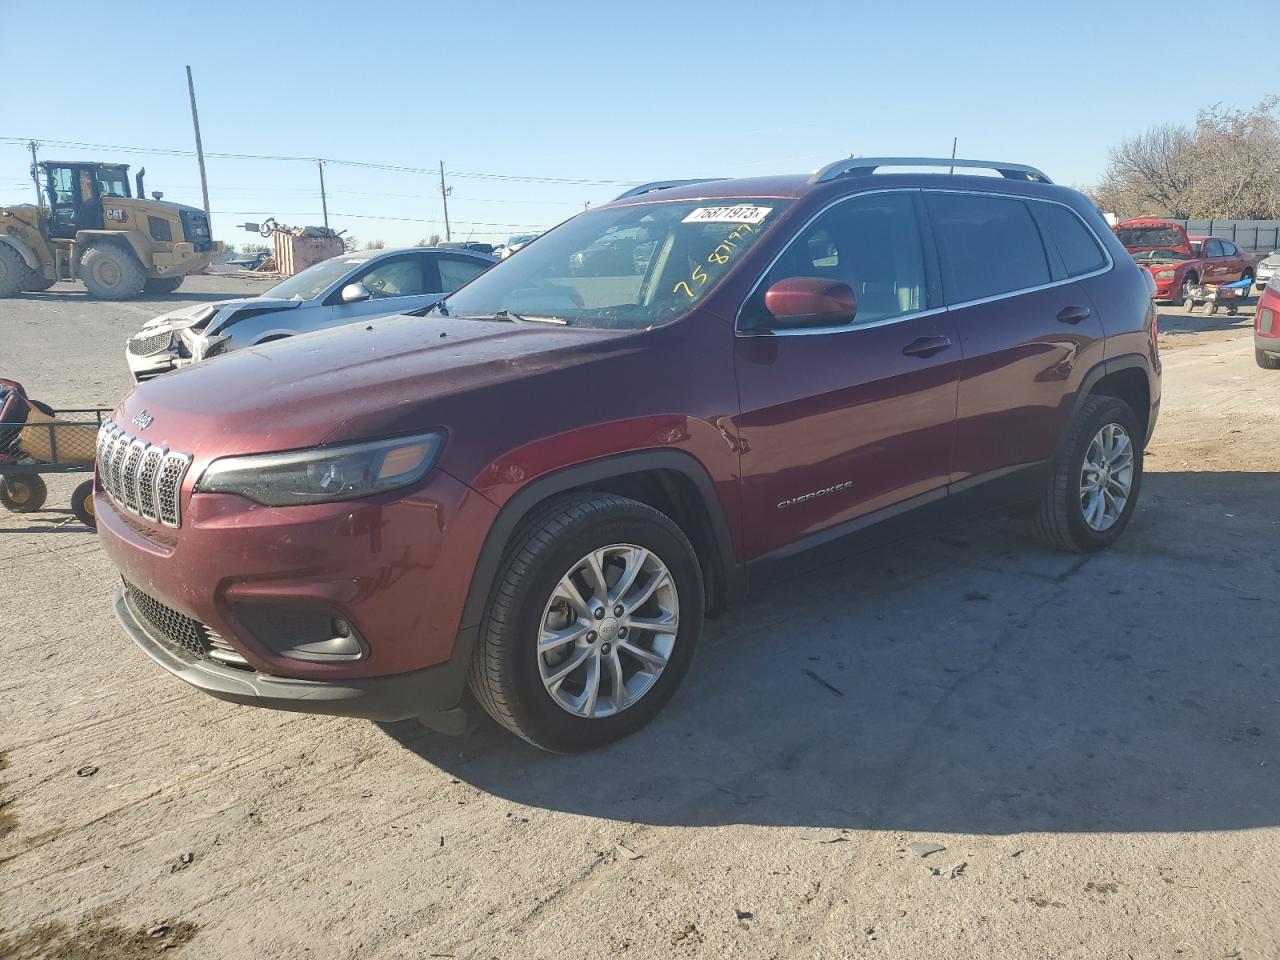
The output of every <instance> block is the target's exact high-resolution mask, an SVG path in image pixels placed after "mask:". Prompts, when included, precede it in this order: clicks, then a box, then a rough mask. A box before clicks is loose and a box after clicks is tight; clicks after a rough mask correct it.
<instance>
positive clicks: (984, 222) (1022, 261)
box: [925, 192, 1050, 303]
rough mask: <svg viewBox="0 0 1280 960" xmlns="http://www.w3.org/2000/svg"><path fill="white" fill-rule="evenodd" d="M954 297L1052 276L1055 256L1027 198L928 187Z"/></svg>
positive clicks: (1007, 289)
mask: <svg viewBox="0 0 1280 960" xmlns="http://www.w3.org/2000/svg"><path fill="white" fill-rule="evenodd" d="M925 201H926V203H927V204H928V207H929V217H930V219H931V220H932V221H933V230H934V236H935V238H936V239H937V243H938V253H939V255H940V256H941V259H942V276H943V283H944V285H945V287H946V296H947V302H948V303H966V302H968V301H970V300H982V299H985V298H987V297H995V296H999V295H1000V294H1004V293H1012V292H1014V291H1017V290H1025V289H1028V288H1029V287H1037V286H1040V285H1042V284H1046V283H1049V282H1050V275H1049V261H1048V259H1047V258H1046V256H1045V251H1044V244H1043V243H1042V242H1041V240H1040V231H1039V230H1038V229H1037V228H1036V223H1035V221H1034V220H1033V219H1032V218H1031V211H1030V210H1028V209H1027V204H1026V203H1025V202H1024V201H1022V200H1021V199H1018V198H1015V197H998V196H991V195H983V194H972V193H941V192H928V193H926V194H925Z"/></svg>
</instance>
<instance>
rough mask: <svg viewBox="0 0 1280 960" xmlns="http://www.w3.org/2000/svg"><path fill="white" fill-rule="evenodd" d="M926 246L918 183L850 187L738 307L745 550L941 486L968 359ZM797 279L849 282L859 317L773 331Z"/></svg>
mask: <svg viewBox="0 0 1280 960" xmlns="http://www.w3.org/2000/svg"><path fill="white" fill-rule="evenodd" d="M925 249H926V244H925V235H924V231H923V229H922V210H921V208H920V202H919V192H918V191H915V190H899V191H889V192H880V193H874V194H862V195H859V196H855V197H852V198H850V199H848V200H844V201H841V202H839V203H837V204H836V205H834V206H832V207H830V208H828V209H827V210H826V211H825V212H823V213H822V214H820V215H819V216H818V217H816V218H815V219H814V220H812V221H811V222H810V223H809V224H808V225H807V226H806V227H804V228H803V229H802V230H801V231H800V233H799V234H798V235H797V236H796V237H794V238H793V239H792V241H791V242H790V244H789V245H788V247H787V249H786V250H785V251H784V252H783V254H782V256H781V257H779V259H778V260H777V261H776V262H775V263H774V265H773V266H772V267H771V268H770V269H769V272H768V273H767V275H766V276H765V277H764V278H763V280H762V281H761V283H760V284H759V285H758V286H757V287H756V289H755V291H754V292H753V294H752V295H751V297H750V298H749V299H748V301H747V304H746V305H745V306H744V307H743V316H742V318H741V319H740V325H741V327H742V328H743V329H742V330H740V331H739V333H738V336H737V338H736V356H735V366H736V372H737V378H738V392H739V395H740V401H741V414H740V416H739V417H738V422H737V428H738V436H739V442H740V444H741V447H740V449H741V464H742V486H743V507H744V510H745V512H746V514H747V515H748V516H749V517H750V518H751V520H750V522H749V523H747V524H746V542H747V550H748V555H749V557H751V558H755V557H758V556H760V555H762V554H766V553H769V552H771V551H775V550H779V549H781V548H784V547H786V546H788V545H790V544H793V543H796V542H798V541H802V540H804V539H805V538H807V537H809V536H811V535H815V534H820V533H821V532H822V531H824V530H829V529H831V528H834V527H836V526H838V525H840V524H843V523H845V522H847V521H851V520H854V519H857V518H859V517H862V516H864V515H866V514H869V513H873V512H875V511H877V510H880V509H883V508H886V507H890V506H892V505H894V504H896V503H900V502H901V501H904V500H908V499H910V498H912V497H915V496H919V495H922V494H928V493H939V492H941V491H942V490H943V489H944V488H945V486H946V483H947V480H948V474H949V471H950V469H951V451H952V434H953V432H954V428H955V412H956V384H957V379H958V377H959V372H960V359H961V355H960V345H959V337H958V336H957V334H956V329H955V324H954V321H953V319H952V318H951V317H950V316H949V315H948V314H947V313H946V312H945V311H943V310H939V309H937V307H938V306H939V304H938V303H937V301H936V297H937V296H938V293H937V284H936V282H932V283H931V282H930V280H931V278H933V279H934V280H935V281H936V275H935V273H934V267H933V264H932V262H931V258H928V257H926V255H925ZM788 277H820V278H824V279H829V280H837V281H840V282H843V283H847V284H848V285H849V286H850V287H851V288H852V289H853V291H854V294H855V296H856V297H857V301H858V303H857V312H856V315H855V317H854V319H853V321H852V322H851V323H848V324H846V325H843V326H840V327H836V328H821V329H785V328H781V327H775V328H772V329H770V328H769V327H768V320H769V315H768V312H767V311H766V310H765V309H764V293H765V291H766V290H767V289H768V288H769V287H770V286H772V285H773V284H774V283H776V282H778V281H779V280H782V279H785V278H788ZM757 321H758V322H760V323H762V324H764V326H765V329H764V330H762V331H758V330H756V329H755V328H754V326H753V324H754V322H757ZM748 329H750V330H751V333H750V334H746V333H744V332H743V331H744V330H748Z"/></svg>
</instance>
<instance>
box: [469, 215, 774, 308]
mask: <svg viewBox="0 0 1280 960" xmlns="http://www.w3.org/2000/svg"><path fill="white" fill-rule="evenodd" d="M790 203H791V201H789V200H773V199H768V200H758V199H757V200H752V199H727V200H721V199H716V200H683V201H677V202H667V203H662V202H654V203H644V204H635V205H630V206H625V207H604V208H601V209H599V210H591V211H588V212H586V213H582V214H579V215H578V216H576V217H574V218H573V219H572V220H570V221H568V222H567V223H564V224H562V225H561V226H559V227H557V228H556V229H555V230H552V231H551V232H550V233H548V234H546V235H544V236H542V237H539V238H538V242H537V243H535V244H533V245H532V246H530V247H529V248H528V249H527V250H524V251H523V252H522V253H521V254H520V256H518V257H510V258H508V259H506V260H503V261H502V262H501V263H500V264H498V265H497V266H495V267H494V268H493V269H492V270H489V271H488V272H487V273H483V274H481V275H480V276H479V277H477V278H476V279H475V280H473V281H471V283H469V284H467V285H466V286H465V287H463V288H462V289H461V290H459V291H458V292H457V293H455V294H453V295H452V296H451V297H449V298H448V300H447V301H445V309H447V311H448V313H449V315H450V316H469V317H486V318H487V317H494V316H500V317H511V318H513V319H519V318H521V317H523V318H527V319H536V320H549V319H554V320H558V321H561V322H563V323H566V324H570V325H573V326H581V327H597V328H611V329H620V330H639V329H643V328H645V327H650V326H654V325H657V324H663V323H669V322H670V321H672V320H675V319H676V318H677V317H680V316H682V315H684V314H685V313H687V312H688V311H689V309H690V308H691V307H692V306H693V305H694V304H696V303H697V302H698V301H699V300H701V299H702V297H703V296H705V295H706V293H707V291H709V290H710V289H711V288H712V287H714V286H715V285H716V283H717V281H719V280H720V278H721V277H723V276H724V275H725V274H726V273H728V272H729V270H730V269H732V267H733V265H734V264H735V263H737V262H738V261H739V260H740V259H741V257H742V255H743V253H745V252H746V251H747V250H748V249H749V248H750V247H752V246H753V245H755V243H756V242H757V241H758V240H759V239H760V237H761V236H763V235H764V233H766V232H767V230H768V228H769V227H770V226H771V225H772V224H773V223H775V222H776V221H777V219H778V217H779V216H780V215H781V214H782V211H783V210H784V209H786V207H788V206H789V205H790Z"/></svg>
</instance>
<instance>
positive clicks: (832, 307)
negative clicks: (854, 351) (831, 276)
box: [764, 277, 858, 327]
mask: <svg viewBox="0 0 1280 960" xmlns="http://www.w3.org/2000/svg"><path fill="white" fill-rule="evenodd" d="M764 308H765V309H766V310H768V311H769V313H770V315H772V317H773V318H774V320H775V321H776V323H777V325H778V326H782V327H838V326H842V325H844V324H847V323H851V322H853V318H854V316H855V315H856V314H857V312H858V299H857V297H855V296H854V294H853V288H852V287H850V286H849V285H848V284H847V283H840V282H839V281H836V280H823V279H822V278H821V277H787V278H786V279H785V280H779V281H778V282H777V283H775V284H774V285H773V286H771V287H770V288H769V289H768V290H766V291H765V295H764Z"/></svg>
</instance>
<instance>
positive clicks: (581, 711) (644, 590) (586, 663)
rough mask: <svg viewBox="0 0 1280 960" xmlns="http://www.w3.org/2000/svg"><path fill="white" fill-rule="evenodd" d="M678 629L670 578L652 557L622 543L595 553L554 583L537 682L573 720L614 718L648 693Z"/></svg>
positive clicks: (540, 630) (677, 607)
mask: <svg viewBox="0 0 1280 960" xmlns="http://www.w3.org/2000/svg"><path fill="white" fill-rule="evenodd" d="M679 626H680V600H679V596H678V594H677V591H676V586H675V581H674V580H673V579H672V576H671V572H670V571H669V570H668V569H667V566H666V564H665V563H663V561H662V560H661V558H659V557H658V555H657V554H655V553H653V552H652V551H650V550H646V549H645V548H644V547H639V546H636V545H634V544H626V543H618V544H612V545H610V546H607V547H600V548H598V549H596V550H593V551H591V553H589V554H587V555H586V556H585V557H583V558H582V559H581V560H579V561H578V562H577V563H575V564H574V565H573V566H572V567H571V568H570V569H569V570H568V571H567V572H566V573H565V574H564V576H563V577H561V578H560V582H559V583H558V584H556V587H555V589H554V590H553V591H552V593H551V597H550V598H549V599H548V601H547V604H546V607H545V608H544V609H543V613H542V619H541V621H540V623H539V628H538V645H537V657H538V668H539V671H540V674H541V677H542V685H543V687H544V688H545V689H546V691H547V693H548V694H549V695H550V696H551V699H552V700H554V701H555V703H556V704H557V706H559V707H560V708H561V709H563V710H566V711H568V712H569V713H571V714H573V715H575V716H579V717H585V718H588V719H595V718H598V717H607V716H613V715H614V714H617V713H620V712H622V711H623V710H625V709H627V708H628V707H631V706H634V705H635V704H636V703H637V702H639V701H640V699H641V698H642V697H644V696H645V694H647V693H648V692H649V691H650V690H652V689H653V686H654V684H655V683H656V682H657V680H658V677H659V676H660V675H661V674H662V671H663V669H664V668H665V667H666V665H667V662H668V661H669V660H670V659H671V653H672V650H673V648H674V646H675V642H676V634H677V631H678V630H679Z"/></svg>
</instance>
